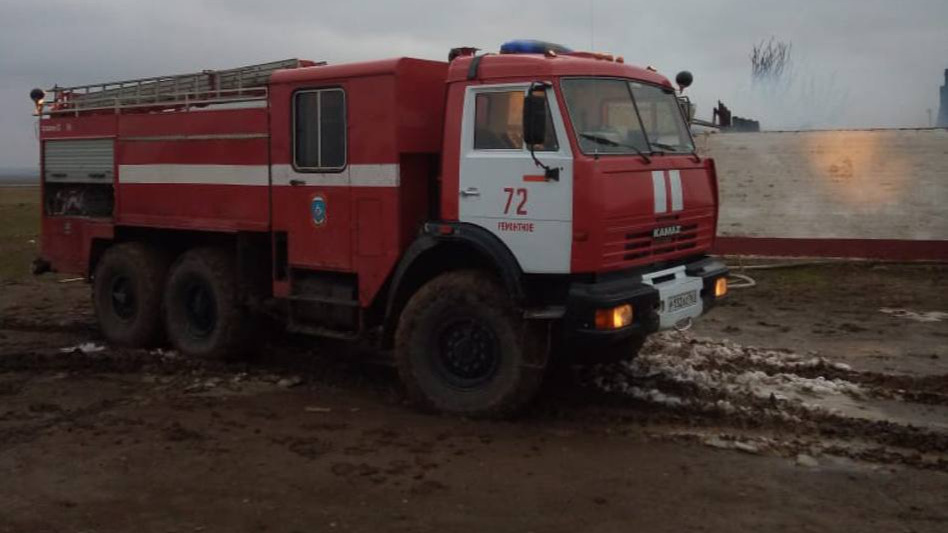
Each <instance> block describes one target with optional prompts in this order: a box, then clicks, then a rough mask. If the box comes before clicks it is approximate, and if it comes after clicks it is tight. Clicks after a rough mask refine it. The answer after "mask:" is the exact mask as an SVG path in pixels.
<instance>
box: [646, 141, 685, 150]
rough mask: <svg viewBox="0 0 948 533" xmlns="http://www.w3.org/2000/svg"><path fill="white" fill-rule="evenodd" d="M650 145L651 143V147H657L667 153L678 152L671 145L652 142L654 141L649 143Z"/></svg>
mask: <svg viewBox="0 0 948 533" xmlns="http://www.w3.org/2000/svg"><path fill="white" fill-rule="evenodd" d="M648 143H649V144H650V145H652V146H657V147H659V148H661V149H662V150H667V151H669V152H678V149H677V148H675V147H674V146H672V145H670V144H665V143H657V142H652V141H649V142H648Z"/></svg>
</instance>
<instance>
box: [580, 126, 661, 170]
mask: <svg viewBox="0 0 948 533" xmlns="http://www.w3.org/2000/svg"><path fill="white" fill-rule="evenodd" d="M579 136H580V137H582V138H583V139H589V140H590V141H592V142H594V143H597V144H603V145H606V146H621V147H623V148H631V149H633V150H635V153H637V154H638V155H639V156H641V157H642V160H643V161H645V162H646V163H651V162H652V160H651V159H649V157H648V156H647V155H645V152H643V151H642V150H639V149H638V148H636V147H635V146H632V145H631V144H624V143H619V142H615V141H613V140H612V139H607V138H605V137H603V136H601V135H596V134H593V133H582V132H581V133H580V134H579Z"/></svg>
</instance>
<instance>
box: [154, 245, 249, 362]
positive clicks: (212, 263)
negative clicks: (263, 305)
mask: <svg viewBox="0 0 948 533" xmlns="http://www.w3.org/2000/svg"><path fill="white" fill-rule="evenodd" d="M164 310H165V329H166V330H167V333H168V338H169V339H170V340H171V343H172V344H173V345H174V347H175V348H177V349H178V351H180V352H181V353H183V354H185V355H189V356H193V357H203V358H209V359H228V358H232V357H237V356H241V355H245V354H246V353H247V352H248V351H249V350H251V349H252V348H254V347H255V343H254V341H255V336H254V330H253V328H252V324H251V315H250V312H249V310H248V309H247V307H246V306H244V305H242V304H241V302H240V292H239V285H238V279H237V271H236V265H235V263H234V257H233V255H232V254H229V253H227V251H225V250H223V249H219V248H195V249H192V250H190V251H188V252H186V253H185V254H183V255H182V256H181V257H180V258H178V260H177V261H176V262H175V264H174V265H173V266H172V267H171V272H170V274H169V275H168V282H167V284H166V286H165V302H164Z"/></svg>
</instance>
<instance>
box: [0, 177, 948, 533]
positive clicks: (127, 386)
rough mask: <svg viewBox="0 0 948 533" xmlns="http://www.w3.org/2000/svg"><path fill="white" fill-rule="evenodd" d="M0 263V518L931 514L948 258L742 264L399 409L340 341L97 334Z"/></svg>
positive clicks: (613, 522)
mask: <svg viewBox="0 0 948 533" xmlns="http://www.w3.org/2000/svg"><path fill="white" fill-rule="evenodd" d="M4 194H5V193H4V192H3V191H0V218H3V219H4V220H10V218H9V217H8V213H7V212H4V211H2V209H3V197H4ZM6 198H12V197H11V196H6ZM9 203H10V202H8V204H9ZM7 207H9V205H8V206H7ZM16 209H19V210H20V211H23V210H28V209H29V206H26V207H24V206H18V207H16ZM17 212H19V211H17ZM2 222H3V221H2V220H0V227H3V226H2ZM8 228H9V226H8ZM30 231H31V230H30V229H29V228H27V230H26V231H20V230H17V231H12V230H8V231H7V233H6V234H0V257H3V258H9V257H13V256H22V255H24V254H26V253H28V252H31V251H32V249H31V248H30V247H31V246H33V247H35V244H32V243H29V242H28V241H29V240H32V239H33V237H31V234H30ZM14 234H15V235H14ZM11 235H12V236H11ZM24 249H25V250H26V252H24V251H23V250H24ZM3 272H4V276H3V277H2V278H0V473H2V474H0V532H18V533H19V532H127V531H141V532H152V531H154V532H202V531H203V532H213V531H221V532H242V531H261V532H262V531H268V532H287V533H290V532H301V533H302V532H310V531H519V532H528V531H536V532H540V531H623V532H625V531H634V530H638V531H676V532H677V531H753V530H757V531H794V532H797V531H886V532H890V531H945V530H946V529H948V348H946V345H948V342H946V337H948V316H946V315H944V314H942V313H943V312H944V311H948V304H946V296H948V286H946V281H945V274H946V273H948V268H946V267H944V266H935V265H916V266H906V265H873V264H856V265H845V264H842V265H841V264H833V265H816V266H810V267H796V268H789V269H778V270H751V271H746V272H745V273H746V274H749V275H751V276H752V277H753V278H754V279H755V280H756V283H757V285H756V286H755V287H752V288H746V289H736V290H734V291H733V293H732V297H731V299H730V300H729V301H728V302H727V304H726V305H724V306H722V307H720V308H718V309H715V310H714V312H713V313H712V314H710V315H709V316H707V317H706V320H703V321H702V322H701V323H700V324H698V325H696V327H695V328H693V329H692V330H690V331H687V332H684V333H667V334H663V335H660V336H657V337H655V338H654V339H653V340H652V341H651V342H650V343H649V344H648V345H647V347H646V349H645V350H644V351H643V354H642V356H641V357H640V358H639V359H637V360H636V361H634V362H631V363H627V364H621V365H611V366H605V367H598V368H592V369H585V370H576V371H572V372H562V373H560V374H557V375H555V376H553V379H551V383H550V385H549V386H548V387H547V389H546V390H545V391H544V393H543V396H542V397H541V398H540V399H539V401H538V402H537V405H536V406H535V407H534V408H533V409H532V410H531V411H530V412H529V413H528V414H527V415H526V416H525V417H523V418H522V419H520V420H516V421H511V422H482V421H469V420H460V419H454V418H446V417H439V416H431V415H423V414H419V413H416V412H414V411H413V410H411V409H410V408H409V407H407V406H406V405H404V403H403V398H402V396H401V393H400V391H399V387H398V384H397V381H396V379H395V375H394V373H393V372H392V371H391V370H390V369H388V368H386V367H385V366H383V365H380V364H378V363H377V362H373V361H366V360H365V359H364V357H363V354H360V353H359V352H357V351H355V350H351V349H348V348H347V347H346V346H344V345H339V344H333V343H310V342H307V341H305V340H303V339H287V340H283V341H279V342H275V343H273V344H271V345H269V346H268V347H267V348H266V349H265V350H263V351H261V353H260V354H259V357H258V358H257V360H256V361H254V362H251V363H246V362H245V363H230V364H223V363H211V362H202V361H193V360H188V359H187V358H184V357H181V356H179V355H178V354H176V353H175V352H173V351H169V350H166V349H155V350H123V349H115V348H112V347H109V346H107V345H105V344H104V343H103V342H102V340H101V338H100V336H99V334H98V331H97V329H96V326H95V323H94V320H93V318H92V315H91V309H90V306H89V287H88V286H87V285H86V284H84V283H83V282H81V281H69V282H63V281H64V279H68V278H69V277H68V276H57V275H47V276H44V277H41V278H31V277H28V276H25V275H23V274H22V273H21V271H20V270H19V269H18V268H15V267H11V266H7V267H5V269H4V270H3ZM880 309H884V310H885V311H880Z"/></svg>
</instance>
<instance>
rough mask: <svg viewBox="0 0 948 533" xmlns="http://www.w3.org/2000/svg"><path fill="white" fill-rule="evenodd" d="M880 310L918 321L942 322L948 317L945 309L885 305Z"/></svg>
mask: <svg viewBox="0 0 948 533" xmlns="http://www.w3.org/2000/svg"><path fill="white" fill-rule="evenodd" d="M879 312H881V313H885V314H887V315H891V316H894V317H898V318H906V319H908V320H914V321H916V322H941V321H942V320H946V319H948V313H945V312H943V311H928V312H918V311H912V310H910V309H902V308H890V307H883V308H881V309H879Z"/></svg>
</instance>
